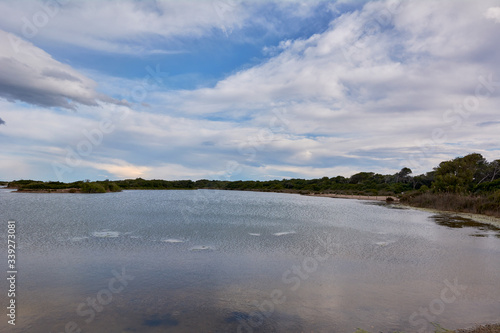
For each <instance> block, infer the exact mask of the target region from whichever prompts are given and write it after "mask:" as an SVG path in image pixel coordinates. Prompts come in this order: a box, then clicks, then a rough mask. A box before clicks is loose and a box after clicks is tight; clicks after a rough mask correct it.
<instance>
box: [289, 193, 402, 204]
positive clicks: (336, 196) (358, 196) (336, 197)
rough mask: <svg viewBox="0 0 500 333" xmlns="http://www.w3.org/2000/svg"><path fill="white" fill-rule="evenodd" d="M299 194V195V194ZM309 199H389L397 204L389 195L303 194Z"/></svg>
mask: <svg viewBox="0 0 500 333" xmlns="http://www.w3.org/2000/svg"><path fill="white" fill-rule="evenodd" d="M299 194H300V193H299ZM303 195H305V196H310V197H324V198H335V199H356V200H374V201H387V198H391V199H392V202H399V199H398V198H397V197H394V196H391V195H354V194H327V193H324V194H314V193H310V194H303Z"/></svg>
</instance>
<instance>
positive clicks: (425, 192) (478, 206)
mask: <svg viewBox="0 0 500 333" xmlns="http://www.w3.org/2000/svg"><path fill="white" fill-rule="evenodd" d="M8 186H9V187H11V188H17V189H18V190H19V191H44V192H49V191H55V192H85V193H104V192H118V191H121V190H122V189H123V190H194V189H217V190H240V191H262V192H287V193H300V194H320V193H322V194H345V195H369V196H370V195H373V196H395V197H399V198H400V199H401V202H403V203H406V204H408V205H411V206H415V207H425V208H434V209H439V210H449V211H458V212H466V213H477V214H487V215H493V216H500V160H495V161H492V162H488V161H486V159H485V158H484V157H483V156H481V155H480V154H477V153H474V154H470V155H467V156H464V157H457V158H455V159H453V160H450V161H444V162H441V163H440V164H439V166H437V167H436V168H434V170H433V171H430V172H427V173H425V174H421V175H416V176H413V175H412V170H411V169H409V168H402V169H401V170H400V171H399V172H397V173H395V174H392V175H382V174H377V173H373V172H359V173H357V174H355V175H352V176H351V177H348V178H347V177H343V176H336V177H331V178H329V177H323V178H318V179H282V180H269V181H258V180H256V181H253V180H247V181H242V180H238V181H226V180H208V179H201V180H197V181H191V180H174V181H168V180H161V179H152V180H146V179H142V178H137V179H125V180H116V181H97V182H90V181H78V182H73V183H62V182H41V181H33V180H18V181H13V182H10V183H9V185H8Z"/></svg>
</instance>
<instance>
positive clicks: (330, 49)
mask: <svg viewBox="0 0 500 333" xmlns="http://www.w3.org/2000/svg"><path fill="white" fill-rule="evenodd" d="M499 36H500V1H499V0H479V1H457V0H454V1H451V0H443V1H428V0H423V1H394V0H389V1H349V0H339V1H321V0H310V1H295V0H283V1H271V0H260V1H259V0H257V1H237V0H214V1H212V0H206V1H204V0H200V1H174V0H171V1H168V0H163V1H161V0H157V1H153V0H151V1H127V0H123V1H91V0H88V1H79V0H77V1H68V0H45V1H35V0H19V1H10V0H0V147H1V149H0V180H14V179H37V180H44V181H64V182H69V181H76V180H83V179H91V180H104V179H125V178H139V177H141V178H145V179H168V180H176V179H192V180H196V179H221V180H239V179H242V180H246V179H254V180H269V179H283V178H320V177H324V176H327V177H334V176H337V175H343V176H350V175H353V174H355V173H357V172H362V171H371V172H377V173H382V174H393V173H396V172H398V171H399V170H400V169H401V168H403V167H409V168H411V169H412V170H413V173H414V174H421V173H425V172H428V171H431V170H432V168H433V167H435V166H437V165H438V164H439V163H440V162H441V161H444V160H450V159H453V158H455V157H458V156H464V155H467V154H470V153H473V152H476V153H480V154H482V155H483V156H484V157H485V158H486V159H488V160H490V161H491V160H495V159H499V158H500V156H499V155H500V153H499V151H500V141H499V138H500V135H499V133H500V116H499V114H498V112H499V111H500V110H499V106H500V43H499Z"/></svg>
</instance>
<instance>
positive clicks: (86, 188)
mask: <svg viewBox="0 0 500 333" xmlns="http://www.w3.org/2000/svg"><path fill="white" fill-rule="evenodd" d="M82 193H106V189H105V188H104V186H102V185H101V184H97V183H84V184H83V185H82Z"/></svg>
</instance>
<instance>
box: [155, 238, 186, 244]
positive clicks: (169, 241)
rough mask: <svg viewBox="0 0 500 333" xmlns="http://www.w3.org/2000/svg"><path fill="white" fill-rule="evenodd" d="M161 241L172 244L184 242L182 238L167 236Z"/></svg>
mask: <svg viewBox="0 0 500 333" xmlns="http://www.w3.org/2000/svg"><path fill="white" fill-rule="evenodd" d="M161 241H162V242H165V243H172V244H175V243H184V240H182V239H176V238H167V239H162V240H161Z"/></svg>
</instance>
